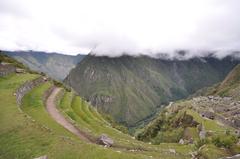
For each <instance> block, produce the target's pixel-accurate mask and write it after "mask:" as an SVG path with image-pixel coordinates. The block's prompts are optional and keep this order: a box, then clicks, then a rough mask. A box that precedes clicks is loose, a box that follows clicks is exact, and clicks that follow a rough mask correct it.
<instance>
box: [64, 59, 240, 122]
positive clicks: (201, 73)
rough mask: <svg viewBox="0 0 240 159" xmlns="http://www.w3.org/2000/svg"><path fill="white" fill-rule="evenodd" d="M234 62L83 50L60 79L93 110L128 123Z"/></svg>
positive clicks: (209, 81)
mask: <svg viewBox="0 0 240 159" xmlns="http://www.w3.org/2000/svg"><path fill="white" fill-rule="evenodd" d="M237 63H238V61H236V60H233V59H232V58H231V57H227V58H225V59H222V60H219V59H216V58H213V57H206V58H194V59H190V60H177V59H176V60H163V59H153V58H150V57H146V56H141V57H131V56H121V57H117V58H110V57H96V56H93V55H88V56H86V57H85V58H84V59H83V60H82V61H81V62H80V63H79V64H78V65H77V66H76V68H74V69H73V70H71V72H70V74H69V75H68V76H67V78H66V79H65V83H66V84H68V85H70V86H71V87H72V88H74V89H75V90H76V91H77V92H78V93H79V94H80V95H81V96H82V97H84V98H85V99H86V100H88V101H90V102H91V103H92V104H93V105H94V106H95V107H96V108H97V109H98V110H99V111H101V112H104V113H107V114H111V115H112V116H113V117H114V118H115V119H116V120H117V121H118V122H121V123H125V124H126V125H128V126H133V125H135V124H136V123H137V122H139V121H141V120H143V119H144V118H146V117H149V116H151V115H152V114H154V113H155V112H156V108H158V107H161V105H162V104H166V103H167V102H169V101H173V100H177V99H182V98H185V97H187V96H188V95H189V94H192V93H194V92H195V91H196V90H198V89H200V88H202V87H206V86H210V85H213V84H215V83H217V82H219V81H221V80H223V79H224V77H225V76H226V74H227V73H228V72H229V71H230V70H231V69H232V68H233V67H234V66H235V65H236V64H237Z"/></svg>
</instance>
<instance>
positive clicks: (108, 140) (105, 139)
mask: <svg viewBox="0 0 240 159" xmlns="http://www.w3.org/2000/svg"><path fill="white" fill-rule="evenodd" d="M97 142H98V144H100V145H104V146H107V147H111V146H112V145H113V140H112V139H111V138H109V137H108V136H107V135H105V134H102V135H101V136H100V137H99V138H98V139H97Z"/></svg>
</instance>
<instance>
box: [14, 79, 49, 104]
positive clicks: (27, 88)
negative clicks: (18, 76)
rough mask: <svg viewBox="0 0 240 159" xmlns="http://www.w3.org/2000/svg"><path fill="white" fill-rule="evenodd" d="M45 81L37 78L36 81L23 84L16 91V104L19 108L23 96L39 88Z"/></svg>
mask: <svg viewBox="0 0 240 159" xmlns="http://www.w3.org/2000/svg"><path fill="white" fill-rule="evenodd" d="M45 81H46V79H44V77H39V78H37V79H34V80H32V81H27V82H26V83H24V84H23V85H22V86H21V87H20V88H18V89H17V91H16V99H17V104H18V105H19V106H20V105H21V102H22V98H23V96H24V95H25V94H26V93H28V92H29V91H30V90H32V89H33V88H34V87H37V86H39V85H40V84H42V83H44V82H45Z"/></svg>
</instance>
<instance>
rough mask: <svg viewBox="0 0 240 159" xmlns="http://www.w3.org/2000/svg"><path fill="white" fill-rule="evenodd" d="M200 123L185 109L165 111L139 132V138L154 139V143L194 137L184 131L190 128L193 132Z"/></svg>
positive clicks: (174, 141) (172, 141) (144, 139)
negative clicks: (175, 111)
mask: <svg viewBox="0 0 240 159" xmlns="http://www.w3.org/2000/svg"><path fill="white" fill-rule="evenodd" d="M198 124H199V123H197V122H196V121H195V120H194V119H193V117H192V116H191V115H188V114H187V113H186V112H185V111H181V112H177V113H172V114H168V115H166V112H165V111H163V112H162V113H161V114H160V115H159V117H158V118H156V119H155V120H154V121H153V122H151V123H150V124H149V125H148V126H147V127H146V128H145V129H144V130H142V132H140V133H138V134H137V139H139V140H142V141H152V142H153V143H154V144H159V143H162V142H168V143H177V142H178V141H179V140H180V139H181V138H186V139H187V138H193V136H191V134H187V133H184V131H185V130H190V131H191V132H193V131H195V130H196V127H197V125H198ZM185 134H186V135H185ZM194 137H195V135H194Z"/></svg>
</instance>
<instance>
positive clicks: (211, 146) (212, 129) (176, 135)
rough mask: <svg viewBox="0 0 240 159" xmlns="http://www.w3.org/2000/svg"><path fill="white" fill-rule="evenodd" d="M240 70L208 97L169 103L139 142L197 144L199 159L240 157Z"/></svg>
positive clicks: (141, 131)
mask: <svg viewBox="0 0 240 159" xmlns="http://www.w3.org/2000/svg"><path fill="white" fill-rule="evenodd" d="M239 70H240V67H239V65H237V66H236V67H235V68H234V69H233V70H232V71H231V72H230V73H229V74H228V76H227V77H226V78H225V79H224V80H223V82H221V83H220V84H218V85H216V86H215V87H211V88H208V89H206V90H207V91H206V92H205V96H198V97H193V98H192V99H188V100H182V101H177V102H175V103H170V104H169V106H167V107H166V108H165V109H164V110H163V111H162V112H161V113H160V114H159V116H158V117H157V118H156V119H155V120H154V121H152V122H151V123H150V124H149V125H148V126H147V127H145V128H143V129H142V130H140V131H139V133H138V134H137V138H138V139H139V140H143V141H146V142H153V143H155V144H160V143H162V142H170V143H173V142H175V143H182V144H185V143H195V146H196V147H198V150H197V151H196V152H197V153H196V156H202V157H205V158H220V157H222V156H224V155H226V156H227V155H229V156H230V155H234V154H238V153H240V144H239V138H240V116H239V105H240V101H239V99H240V98H239V97H240V95H239V81H240V80H239V79H240V78H239V77H240V73H239ZM203 94H204V93H203Z"/></svg>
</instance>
